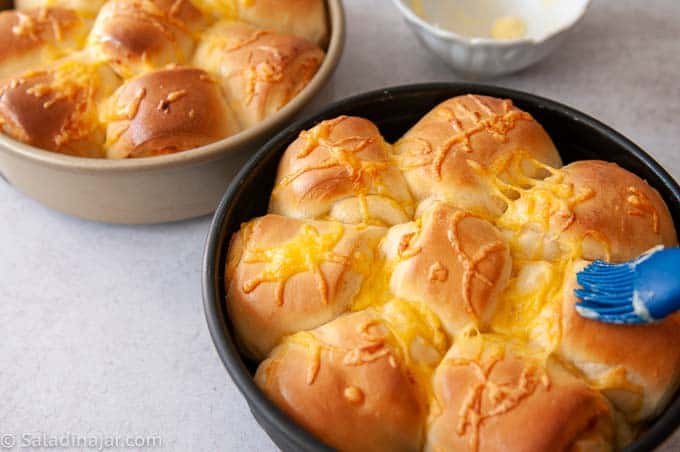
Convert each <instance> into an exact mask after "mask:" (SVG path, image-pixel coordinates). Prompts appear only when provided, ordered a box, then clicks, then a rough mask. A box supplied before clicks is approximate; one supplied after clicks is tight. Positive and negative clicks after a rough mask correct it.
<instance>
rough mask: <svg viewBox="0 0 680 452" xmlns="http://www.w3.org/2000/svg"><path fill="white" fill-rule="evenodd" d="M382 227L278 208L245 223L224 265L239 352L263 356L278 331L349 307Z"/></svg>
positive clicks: (281, 332) (310, 325)
mask: <svg viewBox="0 0 680 452" xmlns="http://www.w3.org/2000/svg"><path fill="white" fill-rule="evenodd" d="M384 232H385V231H384V229H382V228H375V227H370V228H364V229H361V230H359V229H357V228H356V227H354V226H346V225H342V224H341V223H337V222H319V221H303V220H296V219H293V218H287V217H281V216H278V215H267V216H265V217H262V218H258V219H256V220H253V221H251V222H249V223H246V224H244V225H243V226H242V227H241V230H240V231H239V232H238V233H237V234H236V235H234V237H233V238H232V241H231V245H230V247H229V255H228V264H227V269H226V281H227V307H228V310H229V316H230V318H231V319H232V321H233V324H234V328H235V329H236V332H237V336H238V338H239V341H240V343H241V345H242V346H243V349H244V351H245V352H246V353H247V354H248V355H249V356H251V357H253V358H256V359H262V358H264V357H265V356H266V355H267V354H268V353H269V351H270V350H271V349H272V348H273V347H274V346H275V345H276V344H277V343H278V342H279V341H280V340H281V338H282V337H283V336H285V335H287V334H291V333H295V332H297V331H301V330H308V329H311V328H315V327H317V326H319V325H322V324H324V323H325V322H328V321H329V320H332V319H334V318H335V317H337V316H338V315H339V314H341V313H342V312H344V311H347V310H348V309H349V308H350V307H351V305H352V302H353V300H354V298H355V297H356V295H357V294H358V292H359V290H360V288H361V285H362V282H363V280H364V278H365V276H366V275H368V274H369V272H370V269H371V265H372V262H373V260H374V254H375V248H376V247H377V242H378V241H379V239H380V237H381V236H382V235H384Z"/></svg>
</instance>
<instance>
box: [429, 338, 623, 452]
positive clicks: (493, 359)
mask: <svg viewBox="0 0 680 452" xmlns="http://www.w3.org/2000/svg"><path fill="white" fill-rule="evenodd" d="M511 341H512V339H510V338H506V337H500V336H495V335H477V336H473V337H465V336H462V337H460V338H456V341H455V342H454V345H453V346H452V347H451V350H450V351H449V352H448V354H447V355H446V357H445V358H444V360H443V361H442V363H441V365H440V366H439V367H438V368H437V371H436V373H435V376H434V396H435V399H434V401H433V402H432V407H431V412H432V415H431V421H430V424H429V425H430V428H429V431H428V434H427V442H426V446H425V451H427V452H439V451H468V450H469V451H476V452H477V451H478V452H492V451H493V452H495V451H498V452H505V451H508V450H512V451H522V452H530V451H532V452H533V451H535V452H543V451H548V450H549V451H608V450H611V449H612V448H613V443H614V433H613V427H612V420H611V415H610V410H609V407H608V405H607V402H606V401H605V400H604V398H603V397H602V396H601V395H600V394H599V393H597V392H596V391H594V390H592V389H590V388H589V387H588V386H587V385H586V384H585V383H584V382H583V381H581V380H579V379H578V378H576V377H574V376H573V375H571V374H570V373H569V372H567V371H566V370H565V369H564V368H563V367H562V366H560V365H559V364H558V363H557V362H556V361H554V360H552V359H548V360H547V362H546V361H545V359H542V358H540V356H536V355H535V352H534V351H532V350H529V349H527V348H526V346H522V345H521V343H512V342H511Z"/></svg>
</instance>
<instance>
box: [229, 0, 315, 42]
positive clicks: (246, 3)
mask: <svg viewBox="0 0 680 452" xmlns="http://www.w3.org/2000/svg"><path fill="white" fill-rule="evenodd" d="M238 3H239V16H240V18H241V20H245V21H246V22H250V23H251V24H253V25H255V26H257V27H259V28H270V29H272V30H276V31H278V32H280V33H286V34H291V35H295V36H300V37H302V38H305V39H307V40H309V41H311V42H314V43H316V44H317V45H319V46H324V45H325V44H326V43H327V41H328V19H327V18H326V2H325V1H323V0H239V2H238Z"/></svg>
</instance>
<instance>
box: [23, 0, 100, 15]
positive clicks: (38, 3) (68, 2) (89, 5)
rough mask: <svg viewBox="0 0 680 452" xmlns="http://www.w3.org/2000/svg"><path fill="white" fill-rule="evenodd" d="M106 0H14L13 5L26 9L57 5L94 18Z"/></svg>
mask: <svg viewBox="0 0 680 452" xmlns="http://www.w3.org/2000/svg"><path fill="white" fill-rule="evenodd" d="M104 3H106V0H14V7H15V8H16V9H18V10H21V11H26V10H29V9H34V8H41V7H59V8H65V9H70V10H73V11H76V12H77V13H78V14H80V15H82V16H84V17H87V18H94V17H95V16H96V15H97V13H98V12H99V9H100V8H101V7H102V6H103V5H104Z"/></svg>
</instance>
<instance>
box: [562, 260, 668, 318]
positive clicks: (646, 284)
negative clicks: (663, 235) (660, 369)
mask: <svg viewBox="0 0 680 452" xmlns="http://www.w3.org/2000/svg"><path fill="white" fill-rule="evenodd" d="M576 279H577V281H578V283H579V284H580V285H581V287H582V288H581V289H576V290H575V291H574V292H575V294H576V296H577V297H579V298H580V299H581V302H580V303H577V304H576V311H578V313H579V314H581V315H582V316H583V317H586V318H589V319H592V320H598V321H600V322H606V323H617V324H643V323H652V322H655V321H658V320H661V319H663V318H665V317H667V316H668V315H670V314H672V313H673V312H675V311H677V310H680V248H668V249H664V248H663V247H657V248H654V249H652V250H650V251H648V252H647V253H645V254H643V255H641V256H640V257H638V258H637V259H635V260H632V261H630V262H625V263H621V264H611V263H607V262H603V261H595V262H593V263H591V264H590V265H588V266H587V267H586V268H585V269H583V270H582V271H580V272H579V273H578V275H577V276H576Z"/></svg>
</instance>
